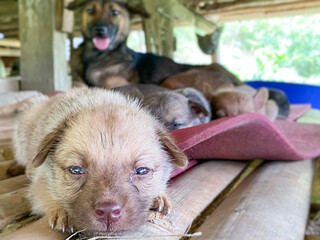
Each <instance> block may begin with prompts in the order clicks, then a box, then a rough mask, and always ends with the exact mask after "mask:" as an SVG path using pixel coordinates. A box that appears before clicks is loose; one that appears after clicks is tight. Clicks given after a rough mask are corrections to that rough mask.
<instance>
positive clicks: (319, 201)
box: [311, 158, 320, 210]
mask: <svg viewBox="0 0 320 240" xmlns="http://www.w3.org/2000/svg"><path fill="white" fill-rule="evenodd" d="M311 203H312V204H313V205H315V206H316V205H318V209H319V210H320V207H319V206H320V158H318V159H317V160H316V161H315V167H314V177H313V187H312V196H311Z"/></svg>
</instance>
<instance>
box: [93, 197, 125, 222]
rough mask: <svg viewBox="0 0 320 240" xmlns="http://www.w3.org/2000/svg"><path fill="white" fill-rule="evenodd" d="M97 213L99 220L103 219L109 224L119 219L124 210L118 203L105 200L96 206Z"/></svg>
mask: <svg viewBox="0 0 320 240" xmlns="http://www.w3.org/2000/svg"><path fill="white" fill-rule="evenodd" d="M95 213H96V216H97V218H98V219H99V220H102V221H104V222H106V223H107V224H108V225H109V224H110V223H112V222H116V221H118V219H119V218H120V216H121V214H122V210H121V207H120V205H119V204H117V203H114V202H105V203H101V204H99V205H98V206H97V207H96V209H95Z"/></svg>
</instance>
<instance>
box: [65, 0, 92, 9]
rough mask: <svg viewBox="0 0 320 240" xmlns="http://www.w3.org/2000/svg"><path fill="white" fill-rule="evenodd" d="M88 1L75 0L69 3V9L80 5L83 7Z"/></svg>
mask: <svg viewBox="0 0 320 240" xmlns="http://www.w3.org/2000/svg"><path fill="white" fill-rule="evenodd" d="M87 2H88V0H74V1H72V2H71V3H69V4H68V6H67V9H69V10H75V9H77V8H79V7H83V6H84V5H85V4H86V3H87Z"/></svg>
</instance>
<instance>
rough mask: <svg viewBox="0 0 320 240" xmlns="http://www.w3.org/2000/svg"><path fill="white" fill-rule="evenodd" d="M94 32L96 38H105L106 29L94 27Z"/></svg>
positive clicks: (104, 27)
mask: <svg viewBox="0 0 320 240" xmlns="http://www.w3.org/2000/svg"><path fill="white" fill-rule="evenodd" d="M94 31H95V34H96V35H97V36H106V35H107V32H108V28H107V27H106V26H96V27H95V28H94Z"/></svg>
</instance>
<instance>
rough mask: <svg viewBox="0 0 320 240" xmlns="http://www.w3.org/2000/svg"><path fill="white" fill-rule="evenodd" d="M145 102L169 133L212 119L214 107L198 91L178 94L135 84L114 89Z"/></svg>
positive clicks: (160, 88)
mask: <svg viewBox="0 0 320 240" xmlns="http://www.w3.org/2000/svg"><path fill="white" fill-rule="evenodd" d="M114 90H115V91H120V92H122V93H124V94H126V95H129V96H131V97H135V98H138V99H140V100H141V104H142V106H144V107H146V108H147V109H149V110H150V111H151V113H152V114H153V115H154V116H156V117H157V118H158V119H159V120H160V121H161V122H162V123H163V124H164V125H165V126H166V127H167V129H168V130H176V129H182V128H186V127H192V126H196V125H199V124H203V123H208V122H209V121H210V120H211V108H210V105H209V103H208V101H207V100H206V98H205V97H204V96H203V94H202V93H201V92H200V91H198V90H196V89H194V88H183V89H178V90H175V91H172V90H169V89H166V88H162V87H159V86H157V85H153V84H131V85H128V86H123V87H118V88H115V89H114Z"/></svg>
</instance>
